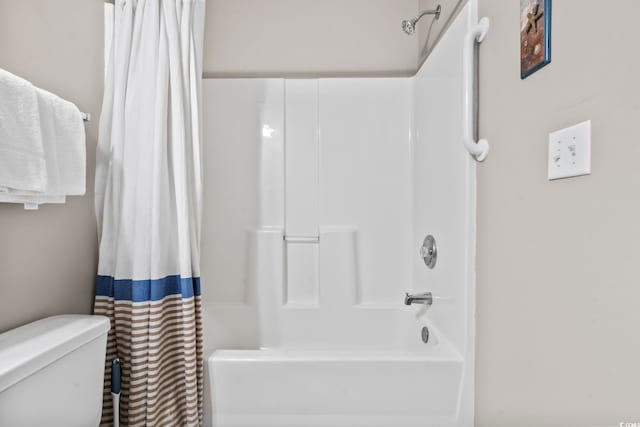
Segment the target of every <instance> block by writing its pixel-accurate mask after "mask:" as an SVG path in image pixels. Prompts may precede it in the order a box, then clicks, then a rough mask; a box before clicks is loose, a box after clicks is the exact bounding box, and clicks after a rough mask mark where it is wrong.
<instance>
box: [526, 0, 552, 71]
mask: <svg viewBox="0 0 640 427" xmlns="http://www.w3.org/2000/svg"><path fill="white" fill-rule="evenodd" d="M551 1H552V0H520V78H521V79H525V78H527V77H529V76H530V75H532V74H533V73H535V72H536V71H538V70H539V69H540V68H542V67H544V66H545V65H547V64H549V63H551Z"/></svg>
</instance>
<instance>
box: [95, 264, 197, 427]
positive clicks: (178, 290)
mask: <svg viewBox="0 0 640 427" xmlns="http://www.w3.org/2000/svg"><path fill="white" fill-rule="evenodd" d="M94 312H95V314H98V315H102V316H106V317H108V318H109V319H110V320H111V330H110V331H109V336H108V340H107V354H106V363H105V383H104V396H103V406H102V419H101V422H100V425H101V426H112V425H113V416H114V415H113V405H112V400H111V361H112V360H113V359H114V358H115V357H119V358H120V363H121V365H122V386H121V394H120V425H121V426H123V427H125V426H129V427H138V426H145V427H153V426H158V427H160V426H162V427H165V426H183V427H184V426H189V427H191V426H194V427H195V426H200V425H202V424H203V419H202V416H203V413H202V408H203V397H202V393H203V345H202V308H201V297H200V279H199V278H195V277H194V278H183V277H180V276H167V277H165V278H162V279H154V280H121V279H118V280H115V279H114V278H113V277H110V276H98V280H97V285H96V297H95V304H94Z"/></svg>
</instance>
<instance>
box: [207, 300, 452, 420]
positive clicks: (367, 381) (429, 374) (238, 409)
mask: <svg viewBox="0 0 640 427" xmlns="http://www.w3.org/2000/svg"><path fill="white" fill-rule="evenodd" d="M403 314H404V317H406V319H407V321H410V322H411V323H412V325H411V326H412V327H411V328H409V329H410V330H412V331H413V332H414V335H415V336H414V338H415V339H413V340H412V342H411V343H409V345H408V346H407V345H405V346H403V348H408V349H409V350H404V351H403V350H393V349H380V350H374V349H372V348H367V349H366V350H341V349H338V348H335V349H332V350H321V349H303V350H298V349H295V350H294V349H285V348H282V349H278V348H273V349H259V350H217V351H213V352H210V353H209V355H208V357H207V362H206V365H207V366H206V372H207V378H206V383H207V397H206V398H207V421H208V423H209V424H208V425H210V426H215V427H302V426H304V427H356V426H363V427H365V426H366V427H398V426H403V427H412V426H416V427H418V426H420V427H425V426H453V425H458V424H456V423H457V422H458V409H459V402H460V394H461V390H462V379H463V368H464V364H463V357H462V356H461V355H460V354H459V353H458V352H457V351H456V350H455V349H454V348H453V347H452V346H451V345H450V344H449V343H448V342H447V341H446V339H443V337H437V330H436V328H435V327H434V326H433V325H431V326H430V328H429V329H430V338H429V342H428V343H427V344H424V343H423V342H422V340H421V336H420V329H421V327H418V326H420V324H419V323H418V322H416V320H415V318H414V316H413V315H412V314H410V312H404V313H403Z"/></svg>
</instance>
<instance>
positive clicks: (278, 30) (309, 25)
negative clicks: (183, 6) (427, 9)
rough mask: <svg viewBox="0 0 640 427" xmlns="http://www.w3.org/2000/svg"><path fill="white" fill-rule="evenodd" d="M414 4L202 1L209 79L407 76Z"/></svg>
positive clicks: (411, 69)
mask: <svg viewBox="0 0 640 427" xmlns="http://www.w3.org/2000/svg"><path fill="white" fill-rule="evenodd" d="M417 10H418V0H268V1H265V0H209V1H207V28H206V34H205V51H206V54H205V61H204V71H205V76H208V77H228V76H233V77H250V76H259V77H268V76H273V77H292V76H301V75H302V76H313V77H318V76H332V77H335V76H348V75H357V76H364V75H367V76H369V75H384V76H390V75H409V74H413V73H415V70H416V65H417V55H416V50H417V39H416V38H415V37H408V36H407V35H405V34H404V33H403V32H402V31H401V29H400V22H401V21H402V20H403V19H406V18H409V17H411V16H414V15H415V14H416V12H417Z"/></svg>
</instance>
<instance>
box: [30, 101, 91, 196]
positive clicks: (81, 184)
mask: <svg viewBox="0 0 640 427" xmlns="http://www.w3.org/2000/svg"><path fill="white" fill-rule="evenodd" d="M37 98H38V106H39V109H40V125H41V129H42V140H43V144H44V152H45V159H46V163H47V171H48V174H49V176H48V178H49V186H48V188H47V191H46V195H47V196H54V197H59V196H80V195H83V194H84V193H85V191H86V190H85V188H86V186H85V171H86V148H85V132H84V123H83V121H82V113H81V112H80V110H78V107H76V106H75V105H74V104H72V103H71V102H69V101H65V100H64V99H62V98H60V97H58V96H56V95H54V94H52V93H50V92H47V91H46V90H43V89H37Z"/></svg>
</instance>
